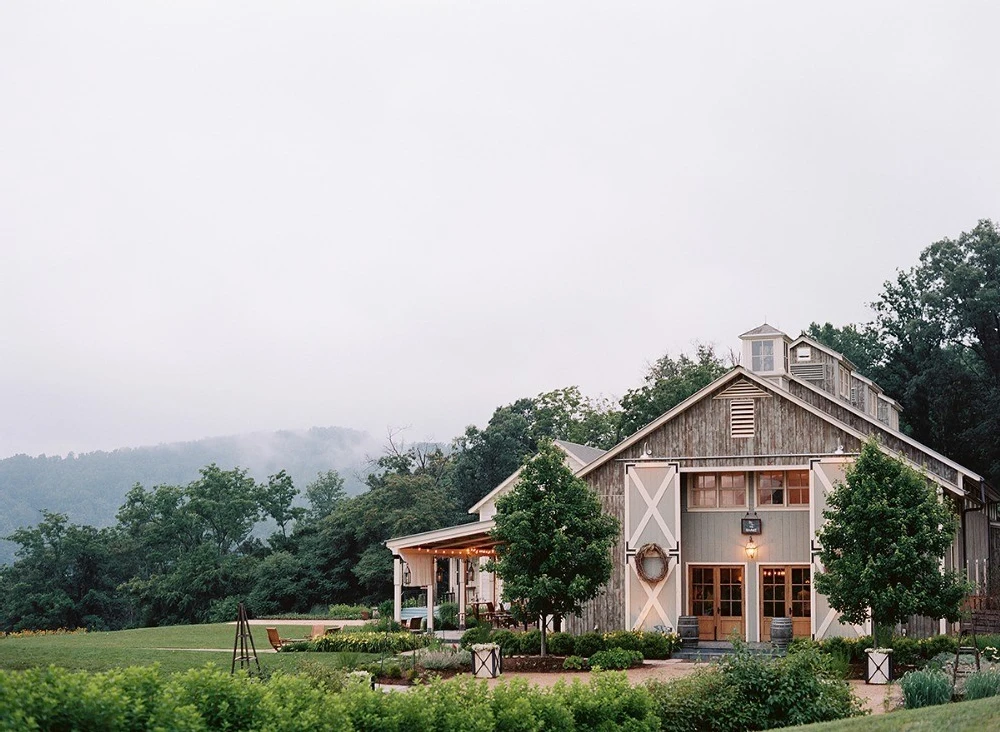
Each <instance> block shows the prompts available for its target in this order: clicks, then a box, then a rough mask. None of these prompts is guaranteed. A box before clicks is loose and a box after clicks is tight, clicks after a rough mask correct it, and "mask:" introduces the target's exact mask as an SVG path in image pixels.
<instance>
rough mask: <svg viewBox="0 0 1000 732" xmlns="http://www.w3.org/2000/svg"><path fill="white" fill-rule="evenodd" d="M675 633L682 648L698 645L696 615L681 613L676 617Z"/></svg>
mask: <svg viewBox="0 0 1000 732" xmlns="http://www.w3.org/2000/svg"><path fill="white" fill-rule="evenodd" d="M677 634H678V635H680V637H681V647H682V648H694V647H695V646H697V645H698V616H696V615H681V616H680V617H679V618H677Z"/></svg>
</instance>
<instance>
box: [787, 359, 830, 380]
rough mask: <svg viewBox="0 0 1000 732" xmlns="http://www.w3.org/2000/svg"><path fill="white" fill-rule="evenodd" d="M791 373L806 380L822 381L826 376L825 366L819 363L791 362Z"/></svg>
mask: <svg viewBox="0 0 1000 732" xmlns="http://www.w3.org/2000/svg"><path fill="white" fill-rule="evenodd" d="M792 375H793V376H798V377H799V378H800V379H805V380H806V381H823V379H824V378H825V377H826V366H824V365H823V364H821V363H793V364H792Z"/></svg>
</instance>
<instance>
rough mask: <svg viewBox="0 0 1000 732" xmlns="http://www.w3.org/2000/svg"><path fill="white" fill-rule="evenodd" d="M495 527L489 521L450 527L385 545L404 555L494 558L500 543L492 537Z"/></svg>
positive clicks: (392, 550) (405, 537) (391, 541)
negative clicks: (491, 533) (404, 553)
mask: <svg viewBox="0 0 1000 732" xmlns="http://www.w3.org/2000/svg"><path fill="white" fill-rule="evenodd" d="M494 525H495V523H494V521H493V520H492V519H491V520H489V521H476V522H473V523H470V524H459V525H458V526H447V527H445V528H443V529H435V530H434V531H424V532H422V533H420V534H410V535H409V536H400V537H397V538H395V539H390V540H389V541H387V542H386V543H385V545H386V546H387V547H388V548H389V551H391V552H392V553H393V554H400V553H401V552H406V553H411V552H412V553H416V554H427V555H429V556H435V557H493V556H496V545H497V541H496V540H495V539H493V538H492V537H491V536H490V531H492V530H493V526H494Z"/></svg>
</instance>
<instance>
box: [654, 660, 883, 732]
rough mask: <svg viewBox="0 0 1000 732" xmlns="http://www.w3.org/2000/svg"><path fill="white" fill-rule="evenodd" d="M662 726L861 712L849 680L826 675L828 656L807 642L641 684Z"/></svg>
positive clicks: (762, 723)
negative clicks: (784, 651)
mask: <svg viewBox="0 0 1000 732" xmlns="http://www.w3.org/2000/svg"><path fill="white" fill-rule="evenodd" d="M647 686H648V688H649V689H650V693H651V694H652V696H653V700H654V702H655V704H656V709H657V714H658V715H659V717H660V722H661V724H662V725H663V729H669V730H678V731H679V732H689V731H690V732H694V731H695V730H702V729H712V730H748V729H773V728H775V727H787V726H792V725H798V724H810V723H812V722H823V721H829V720H834V719H842V718H845V717H852V716H857V715H859V714H862V713H863V712H862V707H861V703H860V701H859V700H858V699H857V698H856V697H854V696H853V695H852V694H851V690H850V686H848V684H847V683H846V682H844V681H840V680H836V679H834V678H832V674H831V671H830V668H829V661H828V659H827V658H826V657H825V656H824V655H823V654H821V653H820V652H819V650H818V649H817V648H815V647H812V646H799V647H797V648H796V650H794V651H792V650H790V651H789V654H788V655H787V656H785V657H784V658H769V657H766V656H755V655H751V654H749V653H748V652H747V651H746V649H745V648H743V647H741V646H740V645H739V644H737V653H736V654H735V655H734V656H731V657H728V658H724V659H722V660H721V661H720V662H719V664H718V665H717V666H716V667H715V668H712V669H706V670H703V671H698V672H696V673H694V674H692V675H691V676H687V677H685V678H682V679H677V680H676V681H670V682H650V683H649V684H647Z"/></svg>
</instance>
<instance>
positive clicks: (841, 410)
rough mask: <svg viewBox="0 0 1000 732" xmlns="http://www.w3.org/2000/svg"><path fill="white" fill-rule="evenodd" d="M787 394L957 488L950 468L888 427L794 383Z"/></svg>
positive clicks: (956, 480)
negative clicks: (874, 438) (874, 439)
mask: <svg viewBox="0 0 1000 732" xmlns="http://www.w3.org/2000/svg"><path fill="white" fill-rule="evenodd" d="M788 391H789V393H790V394H792V395H794V396H796V397H798V398H799V399H801V400H803V401H804V402H807V403H809V404H810V405H812V406H814V407H816V408H817V409H819V410H820V411H822V412H826V413H827V414H829V415H830V416H831V417H834V418H836V419H837V420H838V421H840V422H843V423H844V424H846V425H848V426H850V427H852V428H853V429H855V430H857V431H858V432H861V433H863V434H868V435H870V434H877V435H878V436H879V439H880V440H881V442H882V444H883V445H885V446H886V447H887V448H889V449H890V450H892V451H893V452H898V453H901V454H903V455H905V456H906V457H907V458H908V459H910V460H911V461H913V462H914V463H915V464H917V465H921V466H923V467H924V468H925V469H926V470H927V472H929V473H933V474H934V475H936V476H937V477H939V478H941V479H943V480H945V481H947V482H948V483H950V484H951V485H953V486H955V487H956V488H957V485H958V473H957V471H956V470H955V469H954V468H952V467H951V466H949V465H946V464H944V463H943V462H941V461H940V460H938V459H936V458H934V457H932V456H930V455H928V454H927V453H925V452H924V451H923V450H921V449H919V448H918V447H915V446H914V445H911V444H910V443H909V442H906V441H904V440H902V439H900V437H899V436H898V435H896V434H895V433H893V432H892V431H891V430H889V429H888V427H886V426H884V425H881V424H880V423H879V424H873V423H872V422H869V421H868V420H867V419H865V418H864V417H862V416H861V415H859V414H856V413H855V412H853V411H852V410H851V409H850V408H849V407H848V405H847V404H841V403H839V400H830V399H828V398H827V397H826V396H825V395H823V394H817V393H816V392H815V391H813V390H812V389H809V388H808V387H806V386H803V385H802V384H799V383H798V382H794V381H793V382H790V384H789V389H788ZM855 442H856V441H855Z"/></svg>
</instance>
